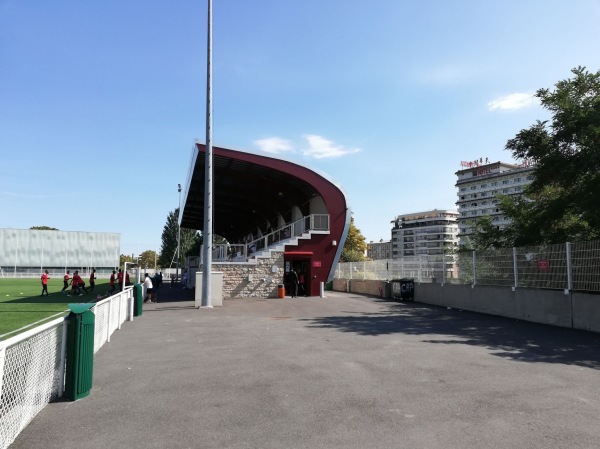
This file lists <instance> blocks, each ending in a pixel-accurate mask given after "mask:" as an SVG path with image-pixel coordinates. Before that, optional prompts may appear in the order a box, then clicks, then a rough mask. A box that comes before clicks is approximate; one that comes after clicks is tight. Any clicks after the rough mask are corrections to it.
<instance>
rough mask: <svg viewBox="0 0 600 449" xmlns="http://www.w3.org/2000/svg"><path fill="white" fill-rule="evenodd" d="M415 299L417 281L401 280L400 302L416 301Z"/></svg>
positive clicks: (411, 279) (410, 279)
mask: <svg viewBox="0 0 600 449" xmlns="http://www.w3.org/2000/svg"><path fill="white" fill-rule="evenodd" d="M414 299H415V280H414V279H413V278H402V279H400V300H401V301H414Z"/></svg>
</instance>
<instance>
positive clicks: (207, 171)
mask: <svg viewBox="0 0 600 449" xmlns="http://www.w3.org/2000/svg"><path fill="white" fill-rule="evenodd" d="M212 210H213V208H212V0H208V39H207V51H206V157H205V160H204V227H203V228H202V234H203V250H204V254H203V256H204V257H203V259H204V267H203V272H202V301H201V307H207V308H210V307H212V304H211V285H210V277H211V276H210V275H211V272H212Z"/></svg>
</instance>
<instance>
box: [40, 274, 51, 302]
mask: <svg viewBox="0 0 600 449" xmlns="http://www.w3.org/2000/svg"><path fill="white" fill-rule="evenodd" d="M41 279H42V294H41V295H40V296H44V292H46V296H50V295H49V294H48V279H50V276H48V270H44V272H43V273H42V278H41Z"/></svg>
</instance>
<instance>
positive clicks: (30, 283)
mask: <svg viewBox="0 0 600 449" xmlns="http://www.w3.org/2000/svg"><path fill="white" fill-rule="evenodd" d="M62 287H63V281H62V279H50V280H49V281H48V293H50V296H43V297H42V296H40V294H41V293H42V285H41V282H40V280H39V279H8V278H3V279H0V340H5V339H6V338H9V337H12V336H13V335H17V333H18V332H15V333H11V334H10V335H5V334H7V333H8V332H12V331H15V330H17V329H21V328H22V327H24V326H27V325H28V324H32V323H35V322H38V321H40V320H44V319H48V318H49V317H52V316H53V315H54V316H55V318H57V317H59V316H61V315H60V314H61V313H62V314H63V315H67V313H68V307H67V304H69V303H74V302H92V301H95V299H96V296H97V295H99V294H104V293H106V291H108V288H109V286H108V280H106V279H104V280H97V281H96V287H95V288H94V291H93V292H92V293H89V294H87V295H85V294H84V295H83V296H78V297H69V296H67V295H66V293H65V292H63V293H61V289H62ZM40 324H41V323H40Z"/></svg>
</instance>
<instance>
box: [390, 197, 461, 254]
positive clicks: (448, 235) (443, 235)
mask: <svg viewBox="0 0 600 449" xmlns="http://www.w3.org/2000/svg"><path fill="white" fill-rule="evenodd" d="M457 219H458V212H456V211H453V210H438V209H434V210H430V211H425V212H416V213H412V214H404V215H398V216H397V217H396V218H395V219H394V220H393V221H392V224H393V225H394V227H393V228H392V258H394V259H395V258H399V257H404V256H419V255H442V254H444V251H445V250H447V249H448V248H449V247H454V246H456V245H457V244H458V223H457Z"/></svg>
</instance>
